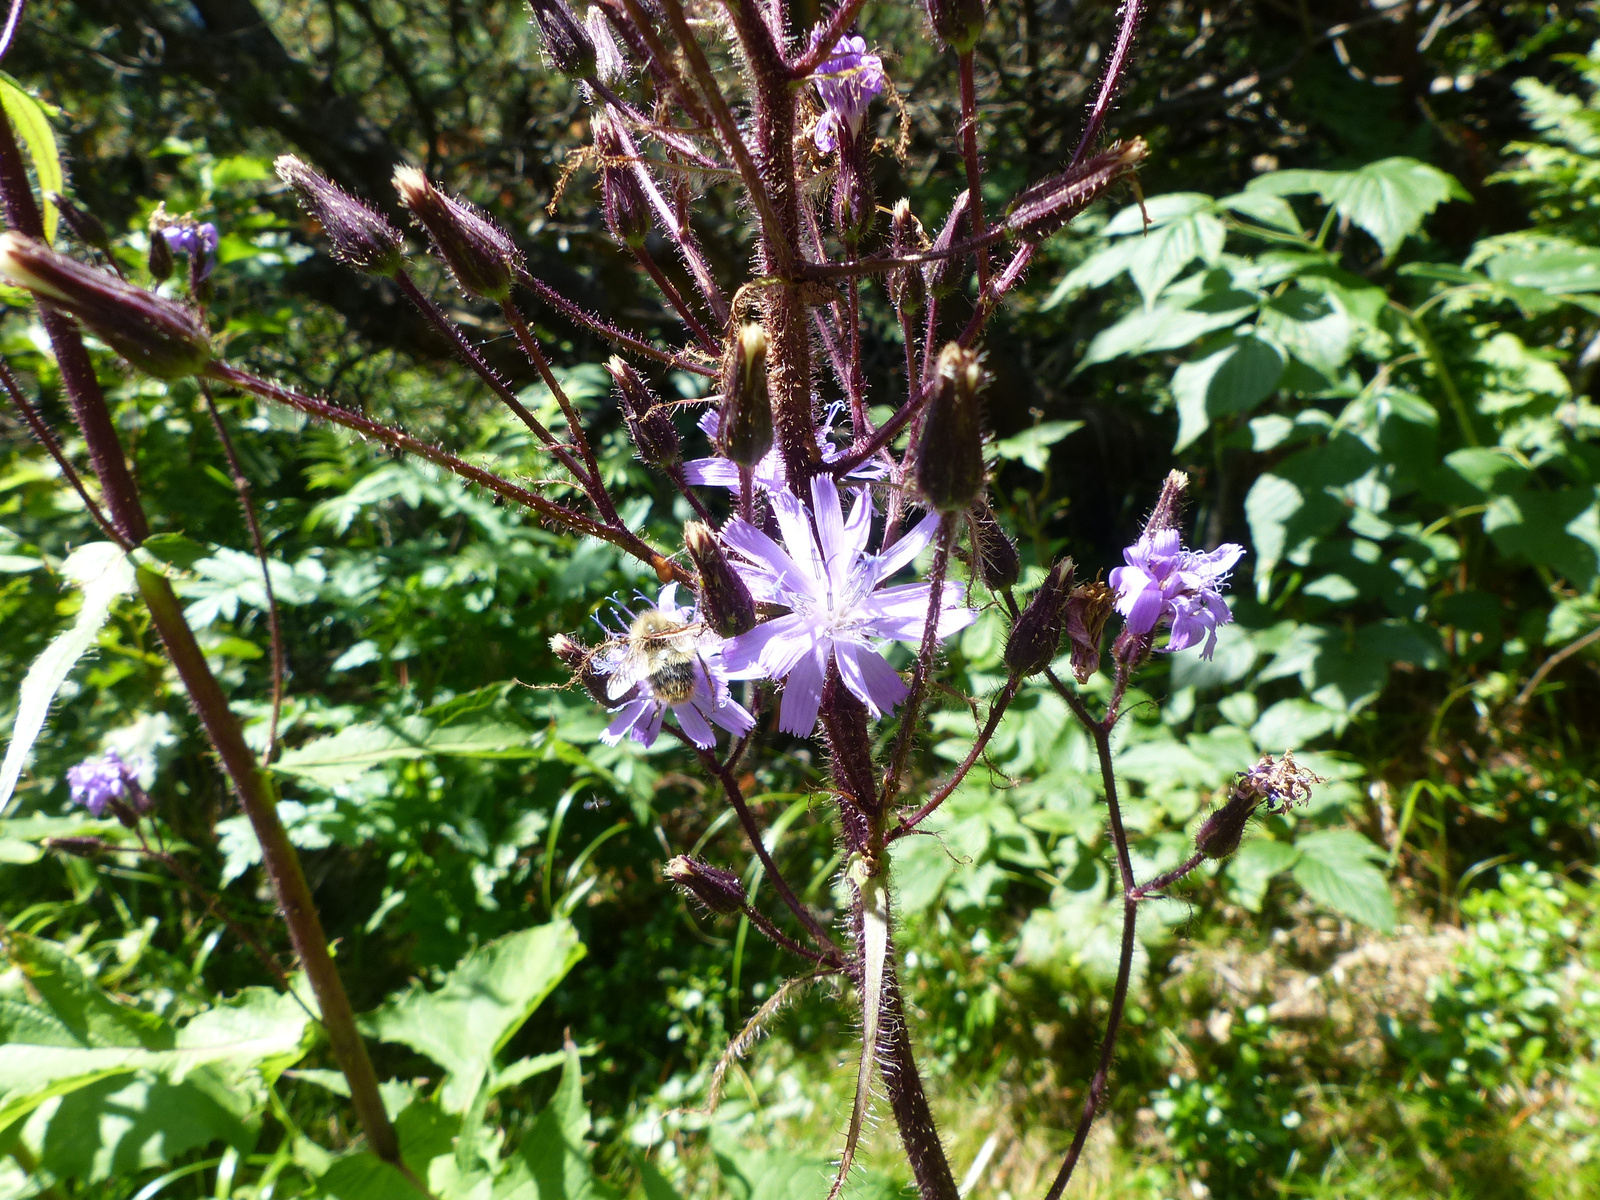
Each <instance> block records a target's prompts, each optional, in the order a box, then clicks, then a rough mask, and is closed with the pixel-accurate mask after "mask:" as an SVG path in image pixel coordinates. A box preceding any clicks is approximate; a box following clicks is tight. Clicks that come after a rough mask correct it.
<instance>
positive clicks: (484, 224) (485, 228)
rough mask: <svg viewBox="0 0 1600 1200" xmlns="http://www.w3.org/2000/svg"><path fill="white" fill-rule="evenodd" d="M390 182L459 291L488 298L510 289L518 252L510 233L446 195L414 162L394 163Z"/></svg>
mask: <svg viewBox="0 0 1600 1200" xmlns="http://www.w3.org/2000/svg"><path fill="white" fill-rule="evenodd" d="M394 186H395V190H396V191H397V192H399V193H400V203H402V204H404V205H405V206H406V208H408V209H409V210H410V211H411V215H412V216H413V217H415V218H416V220H417V223H418V224H420V225H421V226H422V227H423V228H424V229H426V230H427V231H428V240H429V241H431V242H432V243H433V248H434V249H435V250H437V251H438V252H439V255H440V257H441V258H443V259H444V261H445V262H446V263H448V264H449V266H450V271H451V273H452V274H453V275H454V276H455V277H456V283H457V284H459V285H460V287H461V290H462V291H464V292H466V293H468V294H469V295H473V296H486V297H488V298H489V299H490V300H504V299H505V298H506V297H507V296H509V295H510V294H511V284H512V281H513V280H515V278H516V275H517V271H518V270H519V269H520V268H521V266H522V255H521V253H519V252H518V250H517V246H516V243H515V242H513V241H512V240H511V235H510V234H508V233H507V232H506V231H505V230H504V229H502V228H500V226H499V225H497V224H496V223H495V222H494V221H493V220H492V219H491V218H490V217H489V216H488V215H486V214H485V213H483V212H480V211H479V210H478V209H477V208H476V207H474V206H473V205H471V204H468V203H467V202H466V201H465V200H458V199H455V198H453V197H451V196H447V195H445V194H444V193H443V192H441V191H440V190H439V189H438V188H436V187H434V186H433V184H432V183H430V182H429V181H428V177H427V176H426V175H424V174H423V173H422V172H421V171H419V170H417V169H416V168H415V167H399V168H397V169H396V170H395V173H394Z"/></svg>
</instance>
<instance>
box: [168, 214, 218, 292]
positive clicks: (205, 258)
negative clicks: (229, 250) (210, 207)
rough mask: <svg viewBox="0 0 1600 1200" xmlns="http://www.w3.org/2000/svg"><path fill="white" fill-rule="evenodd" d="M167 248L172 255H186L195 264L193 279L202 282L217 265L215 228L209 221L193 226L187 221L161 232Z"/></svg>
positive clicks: (169, 226) (170, 226)
mask: <svg viewBox="0 0 1600 1200" xmlns="http://www.w3.org/2000/svg"><path fill="white" fill-rule="evenodd" d="M161 236H162V237H163V238H165V239H166V242H167V248H168V249H170V250H171V251H172V252H173V253H174V254H187V255H188V256H189V259H190V261H191V262H193V263H195V264H196V265H195V278H196V279H197V280H199V281H201V282H204V281H205V280H206V279H207V278H209V277H210V275H211V272H212V271H213V270H215V269H216V265H217V240H218V239H217V227H216V226H215V225H213V224H212V223H211V222H210V221H207V222H206V223H205V224H203V225H194V224H191V223H189V221H188V220H187V219H185V220H184V221H182V222H179V223H177V224H174V225H168V226H166V227H165V228H163V229H162V230H161Z"/></svg>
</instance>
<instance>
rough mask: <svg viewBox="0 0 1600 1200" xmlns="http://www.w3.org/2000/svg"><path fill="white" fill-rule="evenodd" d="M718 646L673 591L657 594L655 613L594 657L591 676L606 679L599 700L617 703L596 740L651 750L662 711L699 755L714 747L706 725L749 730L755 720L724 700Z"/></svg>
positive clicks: (641, 617) (672, 587)
mask: <svg viewBox="0 0 1600 1200" xmlns="http://www.w3.org/2000/svg"><path fill="white" fill-rule="evenodd" d="M725 644H726V643H725V642H724V641H723V639H722V638H720V637H718V636H717V635H716V634H715V633H713V632H711V630H709V629H706V628H704V627H703V626H701V625H700V624H699V617H698V614H697V613H696V612H695V610H694V608H693V607H692V606H691V607H687V608H686V607H682V606H680V605H679V604H678V585H677V584H675V583H669V584H668V585H667V586H666V587H664V588H662V589H661V595H660V598H659V600H658V601H657V603H656V605H655V607H653V608H646V609H644V610H643V611H642V612H640V613H639V614H638V615H636V616H634V617H633V618H632V620H631V622H630V624H629V626H628V628H627V631H626V633H625V634H624V636H622V637H620V638H617V639H615V640H613V641H612V643H611V644H610V645H609V646H608V647H607V648H606V649H604V650H602V651H601V652H600V653H599V654H597V655H596V656H595V659H594V667H595V670H596V671H598V672H599V673H600V674H601V675H604V676H609V679H610V681H609V683H607V685H606V694H607V695H608V696H609V697H610V698H611V699H612V700H620V701H622V705H621V707H620V708H616V709H613V710H612V711H614V712H615V713H616V714H617V718H616V720H614V721H612V722H611V724H610V725H609V726H608V727H607V729H606V731H605V732H604V733H602V734H601V735H600V738H601V740H602V741H604V742H605V743H606V744H607V745H610V746H615V745H616V744H617V743H618V742H620V741H621V740H622V739H623V738H624V737H631V738H632V739H633V740H634V741H636V742H638V743H639V744H640V745H643V746H650V745H653V744H654V742H655V740H656V738H657V737H658V736H659V735H660V733H661V722H662V720H663V719H664V718H665V717H666V715H667V711H668V710H669V709H670V710H671V712H672V715H673V716H675V717H677V719H678V725H679V726H680V727H681V728H682V729H683V732H684V733H686V734H688V735H689V740H690V741H691V742H693V743H694V744H695V745H696V746H699V747H700V748H701V749H702V750H709V749H711V747H712V746H714V745H716V744H717V735H716V733H715V731H714V730H713V729H712V728H711V724H710V722H713V721H714V722H716V723H717V724H718V725H720V726H722V728H724V729H726V730H727V731H728V732H729V733H732V734H742V733H744V732H745V731H746V730H748V729H749V728H750V727H751V726H752V725H754V724H755V723H756V719H755V718H754V717H753V716H751V715H750V714H749V713H748V712H746V711H745V709H744V708H743V706H741V705H740V704H738V703H737V702H736V701H735V700H734V699H733V698H732V697H731V696H730V695H729V694H728V683H727V674H726V672H725V671H724V669H723V666H722V650H723V646H724V645H725Z"/></svg>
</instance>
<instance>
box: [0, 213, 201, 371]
mask: <svg viewBox="0 0 1600 1200" xmlns="http://www.w3.org/2000/svg"><path fill="white" fill-rule="evenodd" d="M155 240H156V241H160V240H161V239H160V238H157V239H155ZM0 277H4V278H5V279H6V280H7V281H9V282H10V283H13V284H15V285H16V286H18V287H24V288H27V289H28V290H29V291H31V292H33V293H35V294H36V295H37V296H38V297H39V298H40V299H41V300H46V301H48V302H49V303H50V304H53V305H54V306H55V307H57V308H60V309H64V310H66V311H67V312H69V313H71V314H72V315H73V316H75V317H77V318H78V320H80V321H82V322H83V324H84V325H85V326H86V327H87V328H88V329H89V330H91V331H92V332H93V333H94V334H95V335H96V336H97V337H99V338H101V339H103V340H104V341H105V342H106V343H107V344H108V345H109V346H111V348H112V349H114V350H115V351H116V352H117V353H118V354H120V355H122V357H123V358H125V359H127V360H128V361H129V362H130V363H132V364H133V365H134V366H135V367H138V368H139V370H141V371H144V372H145V373H147V374H150V375H154V376H156V377H157V378H158V379H179V378H182V377H183V376H185V375H194V374H196V373H197V372H199V370H200V369H201V368H202V367H204V366H205V365H206V363H207V362H209V361H210V359H211V345H210V340H209V338H208V337H207V336H206V331H205V327H204V326H203V325H201V323H200V321H199V319H198V318H197V317H196V316H195V315H194V313H193V312H191V311H190V310H189V309H187V308H185V307H184V306H183V305H181V304H176V303H174V302H172V301H171V300H164V299H162V298H161V297H160V296H156V295H153V294H151V293H150V292H147V291H145V290H144V289H143V288H137V287H134V286H133V285H132V284H128V283H124V282H123V281H122V280H121V279H118V278H117V277H116V276H115V275H113V274H111V273H110V272H109V271H101V270H97V269H96V268H94V267H87V266H84V265H83V264H82V263H80V262H77V261H75V260H73V259H70V258H68V257H67V256H66V255H64V254H57V253H56V252H55V251H54V250H52V249H50V247H48V246H46V245H45V244H44V243H43V242H37V241H35V240H34V239H33V238H30V237H24V236H23V235H22V234H20V233H0Z"/></svg>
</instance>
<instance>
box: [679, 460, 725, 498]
mask: <svg viewBox="0 0 1600 1200" xmlns="http://www.w3.org/2000/svg"><path fill="white" fill-rule="evenodd" d="M683 477H684V479H686V480H687V481H688V482H690V483H692V484H694V485H695V486H696V487H719V488H727V489H729V490H730V491H738V490H739V468H738V466H737V464H735V463H734V462H732V461H731V460H730V459H726V458H691V459H688V460H687V461H685V462H684V464H683Z"/></svg>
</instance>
